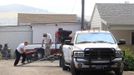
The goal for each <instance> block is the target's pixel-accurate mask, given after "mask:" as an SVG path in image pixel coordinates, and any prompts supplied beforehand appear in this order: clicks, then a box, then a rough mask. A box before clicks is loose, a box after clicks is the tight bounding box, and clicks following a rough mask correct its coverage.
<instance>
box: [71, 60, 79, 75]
mask: <svg viewBox="0 0 134 75" xmlns="http://www.w3.org/2000/svg"><path fill="white" fill-rule="evenodd" d="M71 74H72V75H80V71H79V70H78V69H76V68H75V66H74V63H73V61H72V62H71Z"/></svg>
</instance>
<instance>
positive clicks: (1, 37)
mask: <svg viewBox="0 0 134 75" xmlns="http://www.w3.org/2000/svg"><path fill="white" fill-rule="evenodd" d="M24 41H28V42H30V43H31V28H30V27H29V26H17V27H16V26H14V27H0V44H2V45H4V44H5V43H8V46H9V48H11V49H12V54H13V52H14V50H15V49H16V47H17V46H18V44H20V43H22V42H24Z"/></svg>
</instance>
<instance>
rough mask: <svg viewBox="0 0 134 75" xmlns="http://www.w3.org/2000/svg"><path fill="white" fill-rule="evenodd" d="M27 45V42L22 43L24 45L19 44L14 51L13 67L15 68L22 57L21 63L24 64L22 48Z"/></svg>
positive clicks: (24, 56)
mask: <svg viewBox="0 0 134 75" xmlns="http://www.w3.org/2000/svg"><path fill="white" fill-rule="evenodd" d="M27 45H28V42H24V43H21V44H19V46H18V47H17V48H16V50H15V54H16V59H15V62H14V66H17V64H18V62H19V60H20V57H21V56H22V61H21V63H22V64H24V62H25V58H26V55H25V50H24V48H25V46H27Z"/></svg>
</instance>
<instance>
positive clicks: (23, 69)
mask: <svg viewBox="0 0 134 75" xmlns="http://www.w3.org/2000/svg"><path fill="white" fill-rule="evenodd" d="M13 63H14V60H0V75H71V73H70V72H69V71H63V70H62V69H61V68H60V67H59V66H58V61H54V62H50V61H36V62H33V63H29V64H26V65H23V66H18V67H14V66H13ZM100 74H101V75H114V73H103V72H90V75H100ZM81 75H89V74H88V73H82V74H81ZM124 75H134V72H133V71H125V72H124Z"/></svg>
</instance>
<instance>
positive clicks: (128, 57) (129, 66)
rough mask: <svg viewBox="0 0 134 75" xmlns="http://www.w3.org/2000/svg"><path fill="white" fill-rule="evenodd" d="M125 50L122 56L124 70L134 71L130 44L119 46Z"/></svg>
mask: <svg viewBox="0 0 134 75" xmlns="http://www.w3.org/2000/svg"><path fill="white" fill-rule="evenodd" d="M121 49H122V50H123V51H124V52H125V56H124V70H127V71H128V70H129V71H134V51H133V47H132V46H121Z"/></svg>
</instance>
